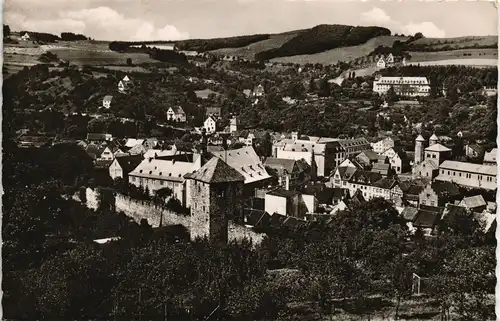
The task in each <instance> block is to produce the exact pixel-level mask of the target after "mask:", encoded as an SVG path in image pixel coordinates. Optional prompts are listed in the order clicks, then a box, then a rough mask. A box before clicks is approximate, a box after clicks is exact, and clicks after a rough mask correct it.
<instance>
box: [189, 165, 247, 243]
mask: <svg viewBox="0 0 500 321" xmlns="http://www.w3.org/2000/svg"><path fill="white" fill-rule="evenodd" d="M184 179H186V187H187V191H188V192H187V193H188V204H189V208H190V212H191V224H190V225H191V226H190V233H191V239H192V240H194V239H196V238H200V237H202V238H203V237H207V238H208V239H209V240H211V241H215V242H220V243H227V241H228V222H229V220H231V219H232V220H235V221H236V222H241V223H243V221H244V219H243V212H242V205H243V204H242V195H243V181H244V180H245V178H244V177H243V175H241V174H240V173H239V172H238V171H236V170H235V169H234V168H232V167H231V166H229V165H228V164H226V163H225V162H224V161H223V160H221V159H219V158H212V159H210V160H209V161H208V162H207V163H205V164H204V165H203V166H202V167H200V168H198V169H197V170H196V171H192V172H189V173H186V174H185V175H184Z"/></svg>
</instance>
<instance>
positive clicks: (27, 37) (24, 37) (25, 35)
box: [21, 33, 30, 41]
mask: <svg viewBox="0 0 500 321" xmlns="http://www.w3.org/2000/svg"><path fill="white" fill-rule="evenodd" d="M21 40H24V41H28V40H30V35H29V34H28V33H25V34H24V35H22V37H21Z"/></svg>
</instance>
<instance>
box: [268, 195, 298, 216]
mask: <svg viewBox="0 0 500 321" xmlns="http://www.w3.org/2000/svg"><path fill="white" fill-rule="evenodd" d="M299 202H300V193H299V192H297V191H289V190H286V189H283V188H278V189H275V190H273V191H271V192H268V193H266V196H265V211H266V212H268V213H270V214H271V216H272V215H273V214H275V213H277V214H281V215H287V216H292V217H302V216H303V215H304V214H306V213H305V212H304V213H299ZM301 214H302V215H301Z"/></svg>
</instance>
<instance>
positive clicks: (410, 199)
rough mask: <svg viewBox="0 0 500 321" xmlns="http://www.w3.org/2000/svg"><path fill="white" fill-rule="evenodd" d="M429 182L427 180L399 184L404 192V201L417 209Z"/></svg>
mask: <svg viewBox="0 0 500 321" xmlns="http://www.w3.org/2000/svg"><path fill="white" fill-rule="evenodd" d="M429 182H430V181H425V180H413V181H401V182H399V187H400V188H401V190H402V191H403V201H404V202H406V203H408V204H410V205H412V206H414V207H417V206H418V204H419V195H420V193H421V192H422V190H423V189H424V188H425V187H426V186H427V184H428V183H429Z"/></svg>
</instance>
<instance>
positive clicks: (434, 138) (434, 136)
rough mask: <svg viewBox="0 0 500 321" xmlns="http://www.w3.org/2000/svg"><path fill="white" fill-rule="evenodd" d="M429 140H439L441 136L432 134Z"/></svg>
mask: <svg viewBox="0 0 500 321" xmlns="http://www.w3.org/2000/svg"><path fill="white" fill-rule="evenodd" d="M429 140H439V138H438V137H437V136H436V134H432V136H431V137H430V138H429Z"/></svg>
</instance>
